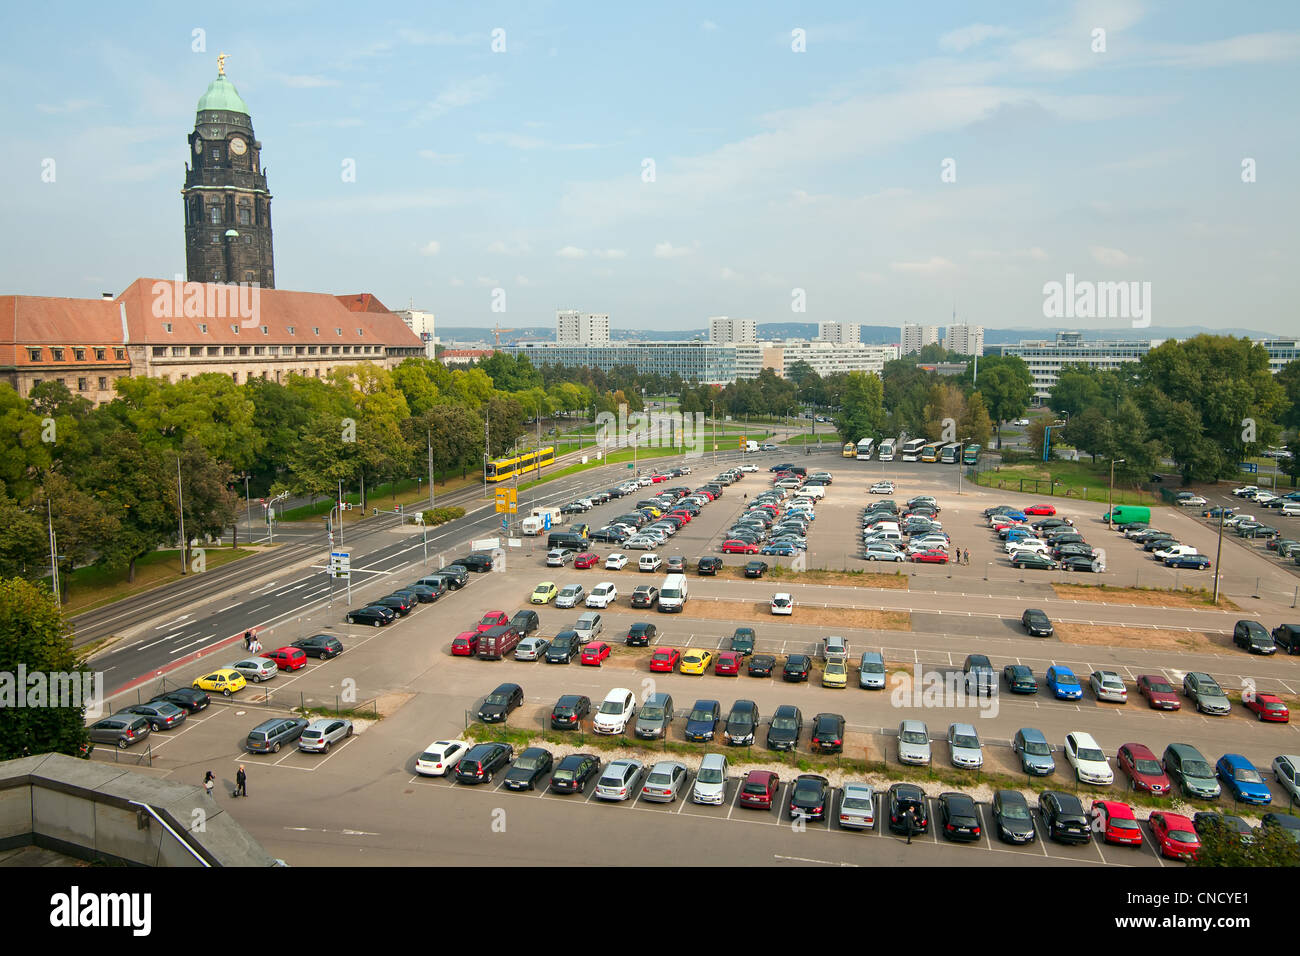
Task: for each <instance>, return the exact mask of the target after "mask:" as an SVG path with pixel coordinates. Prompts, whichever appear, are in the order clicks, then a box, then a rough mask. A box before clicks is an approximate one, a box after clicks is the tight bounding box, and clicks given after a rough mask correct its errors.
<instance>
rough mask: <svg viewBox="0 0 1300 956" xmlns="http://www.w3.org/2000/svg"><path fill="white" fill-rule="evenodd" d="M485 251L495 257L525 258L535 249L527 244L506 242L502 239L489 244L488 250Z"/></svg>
mask: <svg viewBox="0 0 1300 956" xmlns="http://www.w3.org/2000/svg"><path fill="white" fill-rule="evenodd" d="M484 251H486V252H489V253H491V254H492V255H494V256H523V255H527V254H528V253H530V252H532V251H533V249H532V246H530V245H529V244H528V243H526V242H513V243H511V242H505V241H503V240H501V239H496V240H494V241H492V242H489V243H488V245H487V249H486V250H484Z"/></svg>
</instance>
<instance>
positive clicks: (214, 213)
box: [208, 206, 221, 238]
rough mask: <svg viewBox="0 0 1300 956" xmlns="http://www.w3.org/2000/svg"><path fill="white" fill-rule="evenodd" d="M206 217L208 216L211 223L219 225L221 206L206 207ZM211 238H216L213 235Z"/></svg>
mask: <svg viewBox="0 0 1300 956" xmlns="http://www.w3.org/2000/svg"><path fill="white" fill-rule="evenodd" d="M208 217H209V219H210V221H211V222H212V224H213V225H214V226H219V225H221V207H220V206H209V207H208ZM213 238H216V237H215V236H214V237H213Z"/></svg>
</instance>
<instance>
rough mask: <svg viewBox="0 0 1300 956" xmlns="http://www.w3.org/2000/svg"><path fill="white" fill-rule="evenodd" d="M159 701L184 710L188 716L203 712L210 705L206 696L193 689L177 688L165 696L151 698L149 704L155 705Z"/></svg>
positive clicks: (202, 692) (159, 695)
mask: <svg viewBox="0 0 1300 956" xmlns="http://www.w3.org/2000/svg"><path fill="white" fill-rule="evenodd" d="M160 700H165V701H167V703H169V704H175V705H176V706H177V707H181V708H184V710H185V711H186V712H187V713H190V714H197V713H198V712H199V711H201V710H205V709H206V708H207V706H208V704H209V703H210V701H209V698H208V695H207V694H206V693H205V692H204V691H201V690H196V689H195V688H193V687H178V688H176V689H175V690H169V691H167V693H165V694H158V695H156V696H154V697H151V698H150V699H149V702H150V703H155V702H157V701H160Z"/></svg>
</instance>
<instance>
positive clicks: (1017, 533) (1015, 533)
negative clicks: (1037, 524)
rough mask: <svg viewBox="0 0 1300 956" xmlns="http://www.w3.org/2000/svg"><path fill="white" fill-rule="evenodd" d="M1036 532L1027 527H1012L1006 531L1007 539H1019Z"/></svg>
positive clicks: (1032, 535) (1029, 536)
mask: <svg viewBox="0 0 1300 956" xmlns="http://www.w3.org/2000/svg"><path fill="white" fill-rule="evenodd" d="M1036 534H1037V532H1035V531H1031V530H1030V529H1028V528H1012V529H1011V530H1010V531H1008V532H1007V541H1009V542H1010V541H1020V540H1022V539H1024V538H1032V537H1034V536H1035V535H1036Z"/></svg>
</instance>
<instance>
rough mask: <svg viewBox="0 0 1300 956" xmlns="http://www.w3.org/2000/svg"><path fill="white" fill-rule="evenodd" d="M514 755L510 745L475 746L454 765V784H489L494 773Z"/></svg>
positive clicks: (513, 749)
mask: <svg viewBox="0 0 1300 956" xmlns="http://www.w3.org/2000/svg"><path fill="white" fill-rule="evenodd" d="M514 755H515V748H514V747H512V746H511V745H510V744H502V743H491V744H475V745H474V746H473V747H471V748H470V750H469V753H467V754H465V756H463V757H461V758H460V761H459V762H458V763H457V764H456V782H457V783H469V784H474V783H491V782H492V777H493V776H494V775H495V774H496V772H497V771H498V770H500V769H501V768H502V767H504V766H505V765H506V764H508V763H509V762H510V758H512V757H513V756H514Z"/></svg>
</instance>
